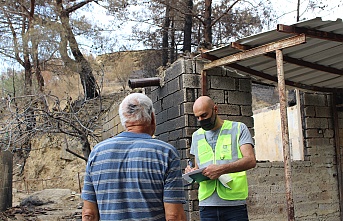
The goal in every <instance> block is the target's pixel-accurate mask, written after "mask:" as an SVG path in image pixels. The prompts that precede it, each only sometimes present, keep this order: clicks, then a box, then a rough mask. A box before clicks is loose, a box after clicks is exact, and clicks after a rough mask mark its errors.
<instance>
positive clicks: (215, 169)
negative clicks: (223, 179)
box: [202, 164, 223, 180]
mask: <svg viewBox="0 0 343 221" xmlns="http://www.w3.org/2000/svg"><path fill="white" fill-rule="evenodd" d="M202 174H203V175H204V176H207V177H208V178H210V179H211V180H215V179H218V178H219V177H220V176H221V175H222V174H223V172H222V168H221V166H220V165H216V164H211V165H209V166H207V167H206V169H204V170H203V171H202Z"/></svg>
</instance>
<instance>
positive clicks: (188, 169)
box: [185, 165, 196, 173]
mask: <svg viewBox="0 0 343 221" xmlns="http://www.w3.org/2000/svg"><path fill="white" fill-rule="evenodd" d="M193 170H196V168H193V167H190V166H189V165H188V166H187V167H186V168H185V173H189V172H192V171H193Z"/></svg>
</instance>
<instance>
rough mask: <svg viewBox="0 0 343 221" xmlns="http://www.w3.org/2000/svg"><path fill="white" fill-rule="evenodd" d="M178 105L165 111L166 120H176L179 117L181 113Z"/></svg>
mask: <svg viewBox="0 0 343 221" xmlns="http://www.w3.org/2000/svg"><path fill="white" fill-rule="evenodd" d="M180 111H181V110H180V105H175V106H173V107H171V108H168V109H167V120H171V119H173V118H177V117H179V116H181V112H180Z"/></svg>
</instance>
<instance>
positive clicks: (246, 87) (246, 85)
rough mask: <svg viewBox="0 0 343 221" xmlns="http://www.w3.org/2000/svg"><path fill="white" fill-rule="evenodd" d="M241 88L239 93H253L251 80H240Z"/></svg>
mask: <svg viewBox="0 0 343 221" xmlns="http://www.w3.org/2000/svg"><path fill="white" fill-rule="evenodd" d="M238 82H239V87H238V90H239V91H243V92H249V93H251V79H250V78H248V79H239V80H238Z"/></svg>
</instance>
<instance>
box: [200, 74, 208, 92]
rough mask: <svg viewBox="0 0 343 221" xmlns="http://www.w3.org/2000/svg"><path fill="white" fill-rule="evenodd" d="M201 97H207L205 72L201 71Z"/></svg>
mask: <svg viewBox="0 0 343 221" xmlns="http://www.w3.org/2000/svg"><path fill="white" fill-rule="evenodd" d="M201 95H202V96H206V95H207V74H206V70H202V71H201Z"/></svg>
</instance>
